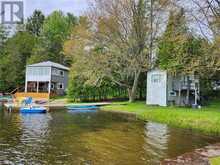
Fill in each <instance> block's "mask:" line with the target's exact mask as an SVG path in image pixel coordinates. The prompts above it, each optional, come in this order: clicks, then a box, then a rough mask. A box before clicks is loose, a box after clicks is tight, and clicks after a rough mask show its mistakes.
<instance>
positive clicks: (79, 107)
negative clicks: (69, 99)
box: [67, 105, 99, 110]
mask: <svg viewBox="0 0 220 165" xmlns="http://www.w3.org/2000/svg"><path fill="white" fill-rule="evenodd" d="M67 109H68V110H97V109H99V107H98V106H91V105H88V106H87V105H82V106H80V105H79V106H68V107H67Z"/></svg>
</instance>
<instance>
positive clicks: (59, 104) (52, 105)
mask: <svg viewBox="0 0 220 165" xmlns="http://www.w3.org/2000/svg"><path fill="white" fill-rule="evenodd" d="M110 104H111V103H109V102H101V103H75V104H69V103H67V101H66V100H64V99H60V100H54V101H51V102H48V103H45V104H35V103H34V104H32V106H33V107H46V108H47V109H59V108H64V107H67V106H80V105H85V106H107V105H110ZM3 106H4V108H5V109H7V110H19V109H20V108H21V107H22V105H21V104H19V103H4V104H3Z"/></svg>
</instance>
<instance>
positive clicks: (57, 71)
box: [52, 68, 64, 77]
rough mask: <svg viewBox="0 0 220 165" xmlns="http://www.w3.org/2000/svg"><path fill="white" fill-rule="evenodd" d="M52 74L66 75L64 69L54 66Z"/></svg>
mask: <svg viewBox="0 0 220 165" xmlns="http://www.w3.org/2000/svg"><path fill="white" fill-rule="evenodd" d="M52 75H55V76H62V77H63V76H64V71H62V70H59V69H56V68H53V69H52Z"/></svg>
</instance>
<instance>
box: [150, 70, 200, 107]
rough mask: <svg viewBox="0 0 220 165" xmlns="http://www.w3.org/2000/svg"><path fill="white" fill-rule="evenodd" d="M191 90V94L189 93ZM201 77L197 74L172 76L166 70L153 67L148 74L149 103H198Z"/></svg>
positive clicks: (183, 104)
mask: <svg viewBox="0 0 220 165" xmlns="http://www.w3.org/2000/svg"><path fill="white" fill-rule="evenodd" d="M187 91H189V95H187ZM199 91H200V86H199V78H198V77H197V76H196V75H188V76H178V75H177V76H172V75H171V74H169V73H168V72H167V71H165V70H160V69H153V70H151V71H149V72H148V75H147V104H148V105H159V106H168V105H181V106H185V105H186V104H187V100H188V99H187V96H189V101H190V102H189V103H190V104H191V105H198V101H199V95H200V92H199Z"/></svg>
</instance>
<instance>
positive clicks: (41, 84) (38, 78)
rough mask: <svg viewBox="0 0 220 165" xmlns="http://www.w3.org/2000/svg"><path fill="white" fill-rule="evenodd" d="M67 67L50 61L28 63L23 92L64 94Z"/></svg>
mask: <svg viewBox="0 0 220 165" xmlns="http://www.w3.org/2000/svg"><path fill="white" fill-rule="evenodd" d="M68 73H69V68H68V67H66V66H63V65H61V64H57V63H54V62H51V61H47V62H41V63H37V64H32V65H28V66H27V68H26V81H25V93H30V92H31V93H35V92H36V93H49V94H55V95H64V94H65V91H66V89H67V85H68Z"/></svg>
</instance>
